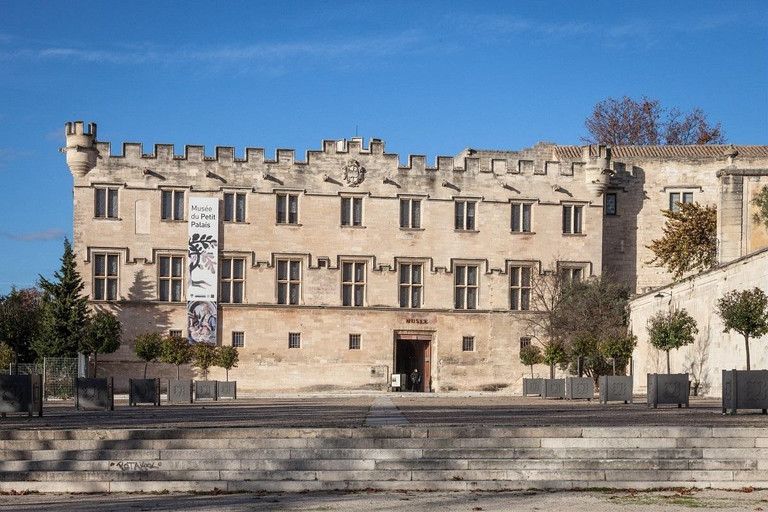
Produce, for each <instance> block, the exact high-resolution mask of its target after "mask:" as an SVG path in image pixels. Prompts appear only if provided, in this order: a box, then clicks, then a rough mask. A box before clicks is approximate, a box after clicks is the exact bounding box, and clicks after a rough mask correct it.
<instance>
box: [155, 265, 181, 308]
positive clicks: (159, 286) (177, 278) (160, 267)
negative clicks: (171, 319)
mask: <svg viewBox="0 0 768 512" xmlns="http://www.w3.org/2000/svg"><path fill="white" fill-rule="evenodd" d="M164 259H168V260H169V261H168V270H169V272H170V274H169V275H167V276H164V275H163V261H162V260H164ZM177 259H180V260H181V272H180V275H178V276H174V275H173V264H174V260H177ZM184 268H185V258H184V256H182V255H180V254H159V255H158V256H157V300H159V301H160V302H169V303H173V304H178V303H180V302H184ZM164 282H167V283H168V292H167V293H168V295H167V297H166V298H165V299H164V298H163V291H162V290H163V283H164ZM174 283H178V285H179V299H178V300H173V285H174Z"/></svg>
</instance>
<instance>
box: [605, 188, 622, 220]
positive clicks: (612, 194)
mask: <svg viewBox="0 0 768 512" xmlns="http://www.w3.org/2000/svg"><path fill="white" fill-rule="evenodd" d="M609 196H610V197H613V209H610V208H609V203H608V197H609ZM603 208H604V211H605V215H606V216H607V217H615V216H617V215H618V214H619V195H618V194H617V193H616V192H606V193H605V198H604V201H603Z"/></svg>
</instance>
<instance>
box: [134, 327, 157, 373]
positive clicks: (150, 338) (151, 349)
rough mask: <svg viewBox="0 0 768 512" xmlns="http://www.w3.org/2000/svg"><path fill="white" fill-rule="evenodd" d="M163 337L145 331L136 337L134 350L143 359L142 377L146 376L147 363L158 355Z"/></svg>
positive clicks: (154, 359) (153, 360)
mask: <svg viewBox="0 0 768 512" xmlns="http://www.w3.org/2000/svg"><path fill="white" fill-rule="evenodd" d="M162 342H163V337H162V336H161V335H160V334H159V333H156V332H147V333H144V334H140V335H139V336H137V337H136V342H135V345H134V349H133V350H134V351H135V352H136V355H137V356H139V359H141V360H142V361H144V378H145V379H146V378H147V365H148V364H149V363H153V362H155V361H157V358H158V357H160V350H161V348H162Z"/></svg>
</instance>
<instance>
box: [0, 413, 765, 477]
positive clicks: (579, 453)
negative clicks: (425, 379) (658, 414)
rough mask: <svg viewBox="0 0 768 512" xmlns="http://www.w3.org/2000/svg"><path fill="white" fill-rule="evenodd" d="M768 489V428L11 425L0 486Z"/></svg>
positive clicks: (1, 435) (1, 442) (1, 452)
mask: <svg viewBox="0 0 768 512" xmlns="http://www.w3.org/2000/svg"><path fill="white" fill-rule="evenodd" d="M664 487H667V488H668V487H715V488H724V489H729V488H743V487H768V428H754V427H752V428H731V427H722V428H720V427H642V428H628V427H605V428H603V427H574V428H567V427H566V428H563V427H536V428H519V427H518V428H514V427H498V428H484V427H440V428H419V427H412V426H408V427H388V426H385V427H367V428H341V429H329V428H323V429H295V428H280V429H272V428H229V429H226V428H197V429H146V430H127V429H123V430H117V429H116V430H5V431H0V492H10V491H18V492H22V491H39V492H142V491H143V492H161V491H166V490H167V491H182V492H188V491H197V492H211V491H215V490H220V491H307V490H361V489H380V490H500V489H530V488H539V489H574V488H634V489H648V488H664Z"/></svg>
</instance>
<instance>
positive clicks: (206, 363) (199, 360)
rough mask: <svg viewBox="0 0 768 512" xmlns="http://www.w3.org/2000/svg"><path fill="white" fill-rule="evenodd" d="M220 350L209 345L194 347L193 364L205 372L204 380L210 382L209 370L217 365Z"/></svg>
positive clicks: (197, 344) (195, 345)
mask: <svg viewBox="0 0 768 512" xmlns="http://www.w3.org/2000/svg"><path fill="white" fill-rule="evenodd" d="M217 352H218V350H217V349H216V346H214V345H209V344H208V343H196V344H194V345H192V364H194V365H195V366H196V367H198V368H200V370H201V371H202V372H203V379H205V380H208V368H210V367H211V366H213V365H214V364H216V360H217V354H216V353H217Z"/></svg>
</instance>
